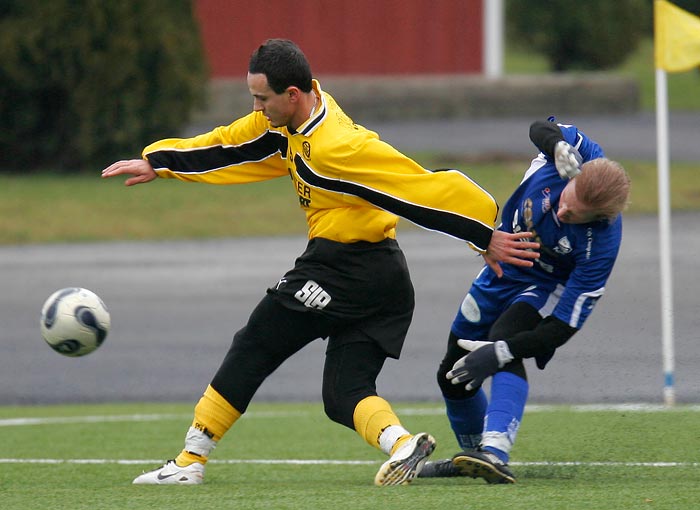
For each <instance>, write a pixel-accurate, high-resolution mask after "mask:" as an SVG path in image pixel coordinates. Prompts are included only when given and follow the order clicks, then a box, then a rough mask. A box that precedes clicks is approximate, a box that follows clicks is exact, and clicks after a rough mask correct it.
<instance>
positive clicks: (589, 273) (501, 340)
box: [419, 118, 630, 483]
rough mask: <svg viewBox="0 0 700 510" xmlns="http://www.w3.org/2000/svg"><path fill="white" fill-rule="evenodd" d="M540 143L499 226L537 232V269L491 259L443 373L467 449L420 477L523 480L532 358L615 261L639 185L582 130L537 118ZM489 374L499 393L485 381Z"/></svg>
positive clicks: (596, 293) (580, 319) (581, 307)
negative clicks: (516, 471)
mask: <svg viewBox="0 0 700 510" xmlns="http://www.w3.org/2000/svg"><path fill="white" fill-rule="evenodd" d="M530 139H531V140H532V142H533V143H534V144H535V145H536V146H537V148H538V149H540V151H541V152H540V153H539V154H538V156H537V157H536V158H535V159H534V160H533V161H532V163H531V164H530V167H529V168H528V170H527V171H526V172H525V176H524V178H523V180H522V182H521V183H520V185H519V186H518V187H517V189H516V190H515V192H514V193H513V194H512V195H511V197H510V198H509V199H508V201H507V202H506V204H505V206H504V208H503V212H502V216H501V222H502V223H501V226H500V227H499V228H500V229H501V230H503V231H505V232H512V233H518V232H530V233H532V234H533V240H535V241H537V242H539V243H540V258H539V259H537V260H536V261H535V264H534V266H533V267H531V268H526V267H517V266H514V265H510V264H505V265H503V266H502V270H503V276H502V277H500V278H499V277H498V276H497V275H496V274H495V273H494V271H493V269H492V268H491V267H489V265H485V266H484V268H483V269H482V270H481V272H480V273H479V275H478V276H477V277H476V279H475V280H474V282H473V283H472V286H471V288H470V289H469V292H468V293H467V295H466V297H465V298H464V300H463V301H462V303H461V306H460V308H459V311H458V312H457V316H456V317H455V319H454V322H453V323H452V327H451V330H450V334H449V339H448V344H447V353H446V354H445V357H444V359H443V360H442V362H441V363H440V367H439V369H438V374H437V377H438V384H439V386H440V389H441V391H442V395H443V397H444V400H445V404H446V411H447V417H448V418H449V420H450V425H451V427H452V430H453V431H454V433H455V436H456V438H457V442H458V443H459V446H460V447H461V448H462V449H463V450H464V451H462V452H460V453H458V454H457V455H455V456H454V457H453V458H452V459H446V460H441V461H436V462H428V463H426V465H425V466H424V469H423V471H422V473H421V474H420V475H419V476H421V477H431V476H471V477H473V478H484V479H485V480H486V481H487V482H489V483H513V482H515V476H514V475H513V473H512V472H511V470H510V469H509V467H508V460H509V455H510V451H511V449H512V447H513V444H514V442H515V438H516V435H517V432H518V428H519V426H520V422H521V420H522V417H523V411H524V408H525V403H526V401H527V396H528V381H527V375H526V371H525V366H524V365H523V360H524V359H526V358H535V360H536V364H537V367H538V368H540V369H544V368H545V366H546V365H547V363H548V362H549V360H550V359H551V358H552V356H553V355H554V352H555V350H556V349H557V348H559V347H561V346H562V345H563V344H564V343H566V342H567V341H568V340H569V339H570V338H571V337H572V336H573V335H574V334H575V333H576V332H577V331H578V330H579V329H581V327H582V326H583V324H584V322H585V321H586V319H587V318H588V317H589V315H590V314H591V312H592V311H593V307H594V306H595V304H596V303H597V301H598V300H599V299H600V298H601V297H602V295H603V292H604V291H605V284H606V281H607V280H608V277H609V276H610V273H611V271H612V268H613V265H614V264H615V259H616V257H617V254H618V251H619V248H620V241H621V239H622V217H621V212H622V211H623V210H624V208H625V207H626V205H627V203H628V197H629V189H630V181H629V177H628V176H627V173H626V172H625V170H624V169H623V168H622V166H620V165H619V164H618V163H616V162H614V161H611V160H609V159H606V158H605V157H604V154H603V150H602V149H601V147H600V146H599V145H598V144H597V143H596V142H594V141H593V140H591V139H590V138H588V137H587V136H586V135H585V134H584V133H582V132H581V131H579V130H578V129H577V128H576V127H575V126H571V125H563V124H556V123H555V122H554V119H553V118H550V119H549V120H548V121H537V122H534V123H533V124H532V125H531V126H530ZM488 257H489V255H488V254H486V255H484V258H485V259H487V261H488ZM465 351H466V353H465ZM465 354H466V355H465ZM488 377H491V378H492V379H491V395H490V399H488V398H487V396H486V394H485V392H484V390H483V389H482V388H481V385H482V384H483V382H484V381H485V379H487V378H488Z"/></svg>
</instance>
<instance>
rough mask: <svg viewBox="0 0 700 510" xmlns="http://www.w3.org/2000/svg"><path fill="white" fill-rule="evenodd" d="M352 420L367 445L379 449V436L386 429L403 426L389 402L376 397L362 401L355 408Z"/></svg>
mask: <svg viewBox="0 0 700 510" xmlns="http://www.w3.org/2000/svg"><path fill="white" fill-rule="evenodd" d="M352 420H353V423H354V425H355V430H356V431H357V433H358V434H359V435H360V436H361V437H362V438H363V439H364V440H365V441H367V443H369V444H370V445H371V446H374V447H375V448H378V449H381V448H380V445H379V436H381V434H382V432H383V431H384V429H386V428H387V427H391V426H392V425H398V426H400V425H401V421H400V420H399V418H398V416H396V415H395V414H394V411H393V410H392V409H391V405H389V402H387V401H386V400H384V399H383V398H381V397H376V396H372V397H366V398H364V399H362V400H361V401H360V402H359V403H358V404H357V406H356V407H355V411H354V413H353V415H352Z"/></svg>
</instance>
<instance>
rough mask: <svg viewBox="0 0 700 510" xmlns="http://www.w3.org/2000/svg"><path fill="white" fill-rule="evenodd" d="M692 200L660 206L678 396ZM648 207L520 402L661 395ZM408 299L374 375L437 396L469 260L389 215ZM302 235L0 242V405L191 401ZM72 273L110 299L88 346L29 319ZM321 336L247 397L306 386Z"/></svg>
mask: <svg viewBox="0 0 700 510" xmlns="http://www.w3.org/2000/svg"><path fill="white" fill-rule="evenodd" d="M699 220H700V214H675V215H674V216H673V227H674V228H673V271H674V296H675V346H676V361H677V369H676V377H677V385H676V390H677V395H678V399H679V401H685V402H699V401H700V370H698V369H697V367H698V366H700V345H699V343H698V331H700V314H698V310H699V307H698V303H699V299H698V296H697V289H698V288H700V272H699V271H698V263H697V254H698V253H699V252H700V236H698V222H699ZM657 238H658V226H657V219H656V217H654V216H649V217H635V218H628V219H627V221H626V226H625V234H624V241H623V245H622V251H621V254H620V258H619V261H618V264H617V267H616V270H615V272H614V274H613V276H612V278H611V280H610V282H609V285H608V291H607V293H606V295H605V297H604V298H603V299H602V300H601V302H600V303H599V305H598V307H597V308H596V311H595V312H594V314H593V316H592V318H591V319H590V321H589V323H588V324H587V326H586V327H585V328H584V329H583V330H582V331H581V332H580V333H579V334H578V335H577V336H575V337H574V338H573V339H572V341H571V342H570V343H569V344H567V345H566V346H564V347H563V348H562V349H561V350H560V352H559V353H557V355H556V356H555V358H554V360H553V361H552V363H551V364H550V366H549V367H548V368H547V370H546V371H544V372H540V371H538V370H536V369H535V368H534V365H532V370H531V371H530V375H531V383H532V384H531V401H532V402H538V403H549V402H575V403H629V402H652V403H654V402H657V403H660V402H661V401H662V384H663V377H662V364H661V340H660V335H661V333H660V332H661V326H660V300H659V288H660V285H659V276H658V246H657V242H656V239H657ZM399 241H400V243H401V245H402V246H403V248H404V250H405V252H406V256H407V259H408V262H409V265H410V267H411V271H412V274H413V278H414V283H415V287H416V291H417V309H416V314H415V317H414V322H413V325H412V327H411V330H410V332H409V335H408V338H407V341H406V345H405V349H404V353H403V355H402V358H401V359H400V360H399V361H394V360H390V361H387V364H386V366H385V370H384V372H383V374H382V375H381V377H380V379H379V382H378V386H379V391H380V392H381V394H383V395H385V396H387V397H389V398H390V399H392V400H397V401H411V400H423V399H430V400H437V399H439V394H438V391H437V386H436V383H435V381H434V373H435V370H436V367H437V363H438V361H439V359H440V357H441V355H442V353H443V349H444V345H445V342H446V338H447V331H448V327H449V324H450V322H451V320H452V318H453V316H454V313H455V311H456V310H457V307H458V305H459V303H460V301H461V299H462V296H463V294H464V292H465V291H466V289H467V285H468V284H469V282H470V281H471V279H472V278H473V277H474V276H475V275H476V273H477V272H478V270H479V268H480V266H481V263H480V259H479V258H478V257H476V256H475V255H474V253H473V252H472V251H471V250H469V249H468V248H466V247H465V246H464V245H463V244H462V243H459V242H457V241H455V240H453V239H450V238H447V237H446V236H442V235H440V234H436V233H431V232H425V231H421V230H418V229H415V228H406V227H404V228H403V229H400V237H399ZM304 246H305V239H303V238H300V237H291V238H275V239H271V238H260V239H251V238H246V239H229V240H213V241H203V242H114V243H95V244H71V245H40V246H9V247H0V282H2V290H3V291H2V292H1V293H0V404H31V403H52V402H101V401H118V400H119V401H121V400H128V401H172V400H177V401H188V402H189V401H191V402H193V403H194V401H195V400H196V399H197V398H198V397H199V396H200V395H201V392H202V391H203V389H204V388H205V386H206V384H207V383H208V382H209V381H210V378H211V376H212V375H213V373H214V371H215V370H216V368H217V367H218V365H219V362H220V360H221V359H222V357H223V355H224V353H225V352H226V350H227V348H228V345H229V343H230V339H231V338H232V335H233V333H234V332H235V331H236V330H237V329H238V328H240V327H241V326H243V325H244V323H245V320H246V318H247V317H248V315H249V313H250V311H251V310H252V308H253V307H254V305H255V304H256V303H257V302H258V300H259V299H260V297H261V296H262V294H263V292H264V290H265V288H266V287H267V286H269V285H272V284H274V283H275V282H276V281H277V280H278V279H279V277H280V276H281V275H282V274H283V273H284V272H285V271H286V270H287V269H288V268H289V267H290V266H291V264H292V263H293V260H294V258H295V257H296V256H297V255H298V254H299V253H301V251H302V250H303V248H304ZM66 286H82V287H87V288H89V289H92V290H94V291H95V292H97V293H98V294H99V295H100V296H101V297H102V298H103V299H104V300H105V302H106V303H107V305H108V307H109V309H110V311H111V313H112V322H113V326H112V331H111V333H110V335H109V337H108V338H107V341H106V343H105V344H104V345H103V346H102V347H101V348H100V350H98V351H97V352H95V353H93V354H91V355H89V356H87V357H84V358H76V359H72V358H65V357H62V356H60V355H58V354H57V353H55V352H53V351H52V350H51V349H49V347H48V346H47V345H46V344H45V343H44V342H43V340H42V339H41V337H40V334H39V326H38V322H39V310H40V308H41V304H42V303H43V301H44V299H46V297H48V296H49V294H51V292H53V291H54V290H56V289H58V288H62V287H66ZM324 347H325V343H324V342H322V341H320V340H319V341H316V342H315V343H313V344H311V345H310V346H308V347H307V348H306V349H304V350H302V351H301V352H300V353H298V354H297V355H296V356H294V357H293V358H292V359H290V360H289V361H288V362H287V363H286V364H285V365H283V366H282V367H281V368H280V370H279V371H278V372H277V373H275V374H274V375H273V376H272V377H271V378H270V379H268V380H267V381H266V382H265V383H264V384H263V386H262V388H261V389H260V391H259V394H258V399H261V400H268V401H274V400H313V401H318V400H319V399H320V381H321V367H322V361H323V351H324Z"/></svg>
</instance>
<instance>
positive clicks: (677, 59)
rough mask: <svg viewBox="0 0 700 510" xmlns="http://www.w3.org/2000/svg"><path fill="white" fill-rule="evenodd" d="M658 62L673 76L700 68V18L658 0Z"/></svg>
mask: <svg viewBox="0 0 700 510" xmlns="http://www.w3.org/2000/svg"><path fill="white" fill-rule="evenodd" d="M654 62H655V65H656V68H657V69H663V70H664V71H669V72H672V73H673V72H681V71H688V70H690V69H692V68H693V67H696V66H698V65H700V17H698V16H694V15H692V14H690V13H689V12H688V11H684V10H683V9H681V8H680V7H676V6H675V5H673V4H672V3H671V2H667V1H666V0H654Z"/></svg>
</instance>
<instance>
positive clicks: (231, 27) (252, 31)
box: [195, 0, 482, 78]
mask: <svg viewBox="0 0 700 510" xmlns="http://www.w3.org/2000/svg"><path fill="white" fill-rule="evenodd" d="M195 2H196V3H195V8H196V14H197V17H198V18H199V21H200V25H201V32H202V37H203V42H204V47H205V51H206V54H207V58H208V62H209V68H210V72H211V77H212V78H243V77H244V76H245V73H246V69H247V67H248V58H249V57H250V54H251V53H252V52H253V50H254V49H255V48H257V46H258V45H260V43H261V42H263V41H264V40H265V39H268V38H273V37H281V38H286V39H292V40H293V41H294V42H296V43H297V44H298V45H299V46H300V47H301V49H302V50H303V51H304V53H305V54H306V56H307V57H308V59H309V62H310V63H311V68H312V71H313V73H314V75H369V74H372V75H377V74H380V75H382V74H383V75H396V74H405V75H408V74H469V73H480V72H481V70H482V61H481V58H482V0H347V1H346V0H296V1H294V0H257V1H250V0H249V1H245V0H195Z"/></svg>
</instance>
